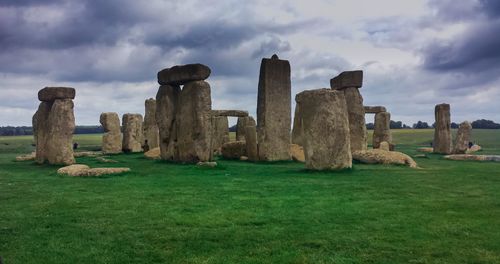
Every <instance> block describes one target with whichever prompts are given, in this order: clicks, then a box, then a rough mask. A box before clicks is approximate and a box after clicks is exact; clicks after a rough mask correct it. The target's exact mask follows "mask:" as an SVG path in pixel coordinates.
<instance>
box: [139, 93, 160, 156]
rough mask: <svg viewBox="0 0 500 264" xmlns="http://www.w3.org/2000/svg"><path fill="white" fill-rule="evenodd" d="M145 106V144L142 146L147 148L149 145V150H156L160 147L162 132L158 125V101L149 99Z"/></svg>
mask: <svg viewBox="0 0 500 264" xmlns="http://www.w3.org/2000/svg"><path fill="white" fill-rule="evenodd" d="M144 106H145V114H144V123H143V129H144V137H143V140H144V142H143V143H142V144H143V145H144V146H145V145H146V143H147V145H148V147H149V149H154V148H157V147H159V146H160V131H159V129H158V124H157V123H156V100H155V99H153V98H149V99H147V100H146V101H145V102H144Z"/></svg>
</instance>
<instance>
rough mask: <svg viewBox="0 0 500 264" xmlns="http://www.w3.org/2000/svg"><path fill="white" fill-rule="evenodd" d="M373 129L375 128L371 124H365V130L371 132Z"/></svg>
mask: <svg viewBox="0 0 500 264" xmlns="http://www.w3.org/2000/svg"><path fill="white" fill-rule="evenodd" d="M374 128H375V125H374V124H373V123H367V124H366V129H368V130H373V129H374Z"/></svg>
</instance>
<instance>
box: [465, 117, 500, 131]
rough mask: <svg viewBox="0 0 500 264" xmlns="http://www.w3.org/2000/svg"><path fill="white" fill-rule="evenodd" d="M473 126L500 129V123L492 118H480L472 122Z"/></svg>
mask: <svg viewBox="0 0 500 264" xmlns="http://www.w3.org/2000/svg"><path fill="white" fill-rule="evenodd" d="M472 128H479V129H481V128H484V129H500V124H497V123H495V122H493V121H491V120H486V119H479V120H476V121H474V122H472Z"/></svg>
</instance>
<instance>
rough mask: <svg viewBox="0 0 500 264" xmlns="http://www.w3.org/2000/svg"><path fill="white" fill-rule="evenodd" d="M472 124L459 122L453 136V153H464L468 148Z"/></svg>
mask: <svg viewBox="0 0 500 264" xmlns="http://www.w3.org/2000/svg"><path fill="white" fill-rule="evenodd" d="M471 134H472V125H471V124H470V123H469V122H467V121H464V122H462V123H461V124H460V126H459V127H458V131H457V136H456V137H455V144H454V147H453V154H465V153H466V152H467V150H468V149H469V142H470V141H471Z"/></svg>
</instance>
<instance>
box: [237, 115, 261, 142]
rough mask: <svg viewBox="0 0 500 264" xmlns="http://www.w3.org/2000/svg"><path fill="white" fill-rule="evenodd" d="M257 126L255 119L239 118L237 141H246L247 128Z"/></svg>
mask: <svg viewBox="0 0 500 264" xmlns="http://www.w3.org/2000/svg"><path fill="white" fill-rule="evenodd" d="M252 125H253V126H255V125H256V124H255V119H253V117H251V116H244V117H238V121H237V122H236V140H238V141H244V140H245V129H246V127H247V126H252Z"/></svg>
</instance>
